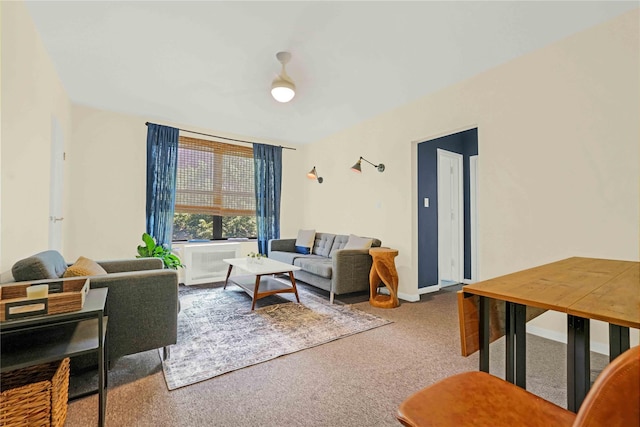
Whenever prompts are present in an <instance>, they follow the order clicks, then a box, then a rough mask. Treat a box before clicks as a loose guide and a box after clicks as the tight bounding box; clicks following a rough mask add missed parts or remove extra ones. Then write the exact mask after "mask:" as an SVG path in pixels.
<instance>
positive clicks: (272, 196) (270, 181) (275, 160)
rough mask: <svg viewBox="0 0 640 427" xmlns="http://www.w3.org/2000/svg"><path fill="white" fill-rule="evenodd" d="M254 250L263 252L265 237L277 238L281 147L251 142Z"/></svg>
mask: <svg viewBox="0 0 640 427" xmlns="http://www.w3.org/2000/svg"><path fill="white" fill-rule="evenodd" d="M253 163H254V167H253V171H254V175H255V191H256V223H257V226H258V251H259V252H260V253H261V254H266V253H267V245H268V243H269V239H279V238H280V194H281V192H282V147H277V146H274V145H264V144H253Z"/></svg>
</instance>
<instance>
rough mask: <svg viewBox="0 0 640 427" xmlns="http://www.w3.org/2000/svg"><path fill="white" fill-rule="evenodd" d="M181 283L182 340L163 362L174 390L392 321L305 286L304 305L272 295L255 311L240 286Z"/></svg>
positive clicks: (291, 297) (290, 296)
mask: <svg viewBox="0 0 640 427" xmlns="http://www.w3.org/2000/svg"><path fill="white" fill-rule="evenodd" d="M180 288H181V289H180V306H181V308H180V313H179V315H178V342H177V344H176V345H173V346H171V356H170V358H169V359H168V360H166V361H163V363H162V368H163V371H164V377H165V380H166V382H167V387H168V388H169V390H174V389H177V388H180V387H184V386H188V385H191V384H194V383H197V382H200V381H204V380H207V379H210V378H213V377H216V376H218V375H222V374H225V373H228V372H231V371H235V370H237V369H241V368H245V367H247V366H251V365H254V364H257V363H261V362H265V361H267V360H271V359H274V358H276V357H279V356H282V355H285V354H290V353H294V352H297V351H300V350H304V349H307V348H310V347H314V346H317V345H321V344H324V343H327V342H330V341H334V340H337V339H340V338H344V337H347V336H349V335H353V334H357V333H360V332H364V331H367V330H370V329H373V328H377V327H379V326H383V325H386V324H389V323H391V322H390V321H389V320H386V319H383V318H381V317H378V316H375V315H373V314H369V313H365V312H363V311H361V310H358V309H355V308H353V307H351V306H350V305H342V304H339V303H335V304H329V301H328V298H327V297H323V296H321V295H316V294H315V293H313V292H312V291H309V290H305V289H304V288H303V287H301V286H298V294H299V296H300V304H298V303H297V302H293V301H295V296H294V295H293V294H286V295H284V294H280V295H273V296H269V297H267V298H264V299H261V300H258V302H257V304H256V309H255V310H254V311H251V297H249V295H247V294H246V293H245V292H243V291H242V290H240V288H238V287H237V286H235V285H230V286H227V289H226V290H224V289H222V286H220V285H218V286H198V287H196V286H192V287H183V286H181V287H180ZM281 295H282V296H281Z"/></svg>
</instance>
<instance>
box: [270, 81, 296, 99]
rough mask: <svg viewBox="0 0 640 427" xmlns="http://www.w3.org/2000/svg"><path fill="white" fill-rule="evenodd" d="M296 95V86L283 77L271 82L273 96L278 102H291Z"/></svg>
mask: <svg viewBox="0 0 640 427" xmlns="http://www.w3.org/2000/svg"><path fill="white" fill-rule="evenodd" d="M295 95H296V86H295V85H294V84H293V83H291V82H289V81H287V80H284V79H282V78H277V79H275V80H274V81H273V83H272V84H271V96H273V99H275V100H276V101H278V102H289V101H291V100H292V99H293V97H294V96H295Z"/></svg>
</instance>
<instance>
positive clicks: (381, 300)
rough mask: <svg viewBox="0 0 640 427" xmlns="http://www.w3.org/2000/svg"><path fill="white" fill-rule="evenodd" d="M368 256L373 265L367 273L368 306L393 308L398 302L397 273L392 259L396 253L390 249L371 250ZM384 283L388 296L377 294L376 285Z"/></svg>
mask: <svg viewBox="0 0 640 427" xmlns="http://www.w3.org/2000/svg"><path fill="white" fill-rule="evenodd" d="M369 255H371V258H373V265H372V266H371V272H370V273H369V288H370V291H371V293H370V296H369V304H371V305H372V306H374V307H380V308H395V307H397V306H399V305H400V303H399V302H398V271H397V270H396V264H395V261H394V258H395V257H396V256H398V251H397V250H396V249H391V248H371V249H369ZM380 281H382V283H384V285H385V286H386V288H387V290H389V295H385V294H379V293H378V285H379V284H380Z"/></svg>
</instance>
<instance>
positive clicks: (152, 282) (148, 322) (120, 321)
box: [12, 251, 179, 363]
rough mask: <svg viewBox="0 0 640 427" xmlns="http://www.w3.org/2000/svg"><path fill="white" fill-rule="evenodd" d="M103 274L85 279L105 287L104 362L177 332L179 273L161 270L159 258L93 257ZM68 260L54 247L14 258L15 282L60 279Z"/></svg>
mask: <svg viewBox="0 0 640 427" xmlns="http://www.w3.org/2000/svg"><path fill="white" fill-rule="evenodd" d="M97 262H98V264H99V265H100V266H101V267H102V268H103V269H104V270H106V272H107V274H101V275H96V276H85V277H90V284H91V288H108V289H109V292H108V294H107V306H106V313H105V314H106V315H107V316H109V323H108V325H107V360H108V361H109V362H110V363H112V362H113V361H115V360H116V359H118V358H120V357H122V356H125V355H129V354H135V353H139V352H142V351H147V350H152V349H156V348H161V347H163V348H164V357H165V358H167V357H168V356H169V351H168V350H169V346H170V345H172V344H175V343H176V341H177V335H178V309H179V300H178V275H177V272H176V271H175V270H168V269H164V268H163V263H162V260H161V259H159V258H133V259H125V260H113V261H97ZM68 265H69V264H67V263H66V262H65V261H64V258H63V257H62V255H60V254H59V253H58V252H57V251H45V252H41V253H39V254H36V255H33V256H31V257H29V258H25V259H23V260H20V261H18V262H17V263H16V264H14V266H13V268H12V273H13V276H14V279H15V280H17V281H39V280H44V281H46V279H58V278H60V277H62V275H63V274H64V271H65V270H66V268H67V266H68Z"/></svg>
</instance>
